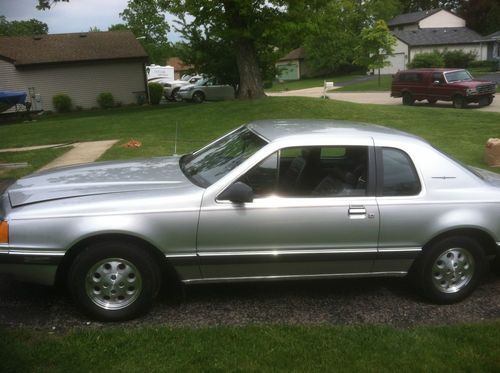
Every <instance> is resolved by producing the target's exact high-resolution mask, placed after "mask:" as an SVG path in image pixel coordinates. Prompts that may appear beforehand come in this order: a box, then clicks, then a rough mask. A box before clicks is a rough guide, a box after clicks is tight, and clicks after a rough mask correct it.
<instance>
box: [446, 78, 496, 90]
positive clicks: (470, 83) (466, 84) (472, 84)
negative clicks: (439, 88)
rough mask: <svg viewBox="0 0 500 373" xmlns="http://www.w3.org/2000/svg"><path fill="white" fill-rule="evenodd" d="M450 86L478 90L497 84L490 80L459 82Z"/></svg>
mask: <svg viewBox="0 0 500 373" xmlns="http://www.w3.org/2000/svg"><path fill="white" fill-rule="evenodd" d="M450 84H453V85H457V86H461V87H465V88H477V87H479V86H481V85H487V84H495V83H493V82H490V81H489V80H477V79H474V80H466V81H458V82H452V83H450Z"/></svg>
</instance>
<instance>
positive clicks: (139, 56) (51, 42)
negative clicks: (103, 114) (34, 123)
mask: <svg viewBox="0 0 500 373" xmlns="http://www.w3.org/2000/svg"><path fill="white" fill-rule="evenodd" d="M147 58H148V56H147V54H146V52H145V51H144V49H143V48H142V46H141V44H140V43H139V42H138V41H137V39H136V38H135V36H134V34H133V33H132V32H130V31H110V32H89V33H70V34H52V35H38V36H19V37H0V90H12V91H25V92H27V93H29V97H30V98H31V102H32V106H33V109H34V110H54V108H53V106H52V97H53V96H55V95H57V94H60V93H64V94H67V95H69V96H70V97H71V99H72V102H73V105H74V106H80V107H82V108H91V107H94V106H97V102H96V98H97V95H98V94H99V93H101V92H111V93H112V94H113V96H114V99H115V101H116V102H121V103H122V104H129V103H135V102H137V100H138V97H139V96H142V97H143V98H144V96H145V95H147V93H146V92H147V80H146V71H145V63H146V62H147Z"/></svg>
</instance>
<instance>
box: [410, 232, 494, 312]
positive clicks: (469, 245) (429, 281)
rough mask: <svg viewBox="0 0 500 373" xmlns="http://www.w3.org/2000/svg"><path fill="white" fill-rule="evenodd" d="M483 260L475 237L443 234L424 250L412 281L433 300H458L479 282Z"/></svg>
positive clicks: (467, 294) (483, 265) (482, 269)
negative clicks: (441, 237) (440, 238)
mask: <svg viewBox="0 0 500 373" xmlns="http://www.w3.org/2000/svg"><path fill="white" fill-rule="evenodd" d="M485 263H486V259H485V255H484V251H483V249H482V248H481V247H480V246H479V244H478V243H477V242H476V241H474V240H472V239H470V238H468V237H458V236H457V237H449V238H445V239H443V240H440V241H438V242H436V243H434V244H433V245H432V246H430V247H428V248H427V249H425V250H424V252H423V253H422V256H421V257H420V258H419V259H418V261H417V263H416V268H415V271H416V273H414V275H415V281H416V284H417V286H418V288H419V289H420V290H421V291H422V292H423V295H424V296H425V297H426V298H428V299H429V300H431V301H433V302H436V303H442V304H449V303H455V302H459V301H461V300H463V299H464V298H466V297H467V296H469V294H470V293H472V291H473V290H474V289H475V288H476V287H477V286H478V285H479V283H480V281H481V278H482V275H483V272H484V269H485Z"/></svg>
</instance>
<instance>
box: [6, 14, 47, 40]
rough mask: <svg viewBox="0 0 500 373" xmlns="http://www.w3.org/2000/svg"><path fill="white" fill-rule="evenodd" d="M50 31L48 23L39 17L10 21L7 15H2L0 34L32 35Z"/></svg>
mask: <svg viewBox="0 0 500 373" xmlns="http://www.w3.org/2000/svg"><path fill="white" fill-rule="evenodd" d="M48 32H49V27H48V26H47V24H46V23H44V22H41V21H39V20H37V19H34V18H32V19H30V20H27V21H8V20H7V18H6V17H5V16H0V35H3V36H30V35H43V34H47V33H48Z"/></svg>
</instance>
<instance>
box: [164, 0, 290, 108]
mask: <svg viewBox="0 0 500 373" xmlns="http://www.w3.org/2000/svg"><path fill="white" fill-rule="evenodd" d="M287 3H288V2H287V1H284V0H253V1H252V0H223V1H219V2H214V1H211V0H164V1H163V4H164V6H163V8H164V9H165V10H167V11H169V12H171V13H172V14H174V15H176V16H178V17H179V18H183V19H189V20H190V22H189V23H188V22H186V23H188V24H189V27H190V30H191V31H194V30H197V31H196V32H197V33H198V34H199V35H200V39H205V40H208V39H207V38H210V41H212V42H214V43H220V44H225V45H226V47H227V48H229V49H231V50H232V55H233V56H234V60H235V62H236V66H237V69H238V76H239V90H238V97H239V98H243V99H245V98H257V97H261V96H264V90H263V86H262V73H263V71H262V70H263V69H262V67H261V65H260V63H259V62H260V61H259V60H261V61H262V59H261V58H260V56H259V55H260V54H261V48H262V47H264V46H269V47H270V46H271V45H272V43H271V41H272V40H273V30H274V27H275V26H276V25H277V24H279V22H280V21H281V20H282V19H283V17H284V15H285V14H286V6H287ZM265 49H266V50H267V48H265ZM233 56H232V57H233ZM219 57H220V58H224V56H219Z"/></svg>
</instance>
